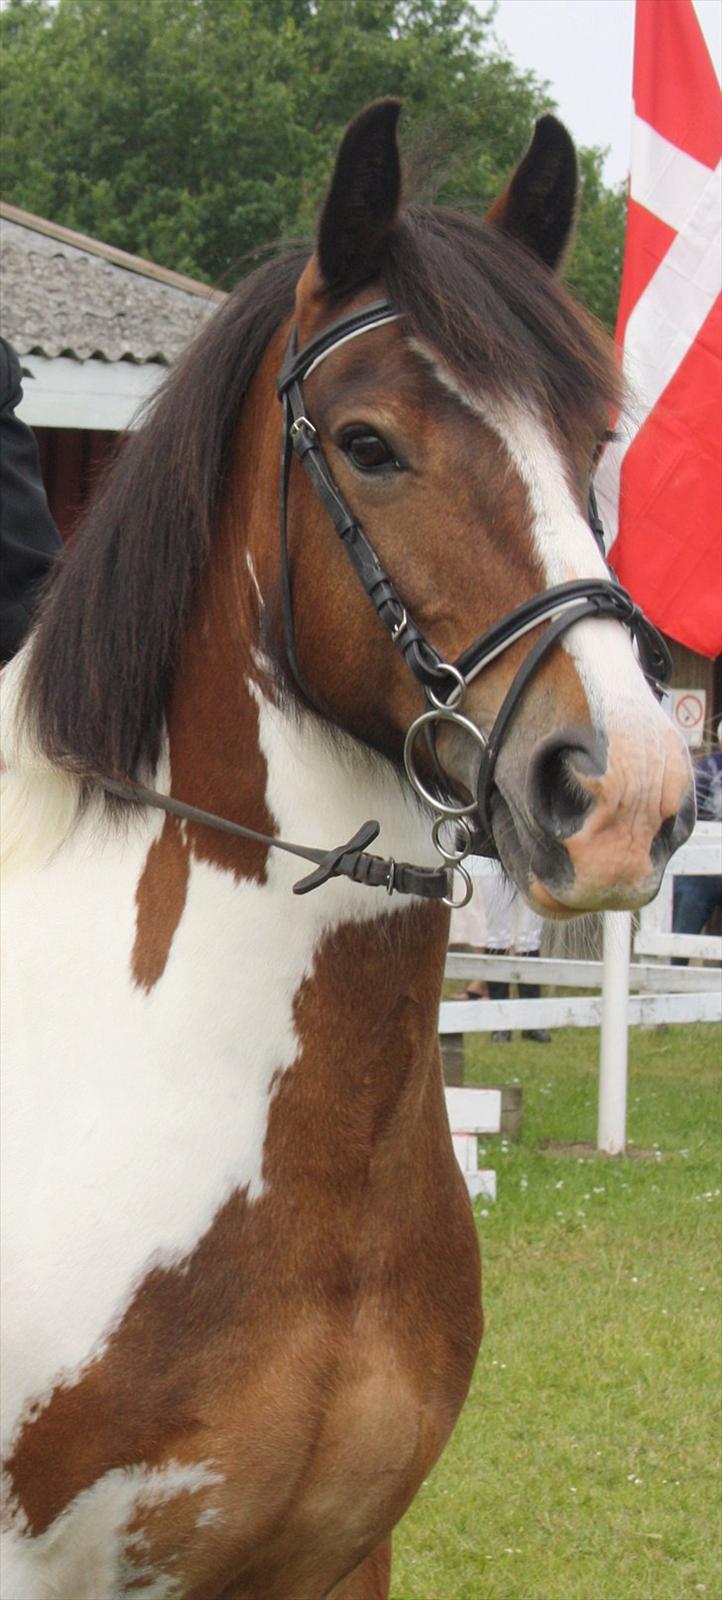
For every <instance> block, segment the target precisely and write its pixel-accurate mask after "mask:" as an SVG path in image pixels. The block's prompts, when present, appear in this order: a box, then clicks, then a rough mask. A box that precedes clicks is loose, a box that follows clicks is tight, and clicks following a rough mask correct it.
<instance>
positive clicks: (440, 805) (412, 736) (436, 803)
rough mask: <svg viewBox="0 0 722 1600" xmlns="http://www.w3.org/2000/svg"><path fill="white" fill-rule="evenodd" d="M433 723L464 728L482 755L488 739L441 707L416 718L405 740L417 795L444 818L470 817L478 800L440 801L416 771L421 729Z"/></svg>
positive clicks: (457, 714) (407, 765)
mask: <svg viewBox="0 0 722 1600" xmlns="http://www.w3.org/2000/svg"><path fill="white" fill-rule="evenodd" d="M433 722H451V723H454V725H455V726H456V727H457V728H463V729H464V730H465V732H466V733H470V734H471V736H472V738H473V739H476V741H477V744H479V745H480V746H481V750H482V754H483V752H484V750H485V749H486V739H485V738H484V735H483V733H482V732H481V729H480V728H477V726H476V724H475V723H473V722H470V720H469V718H468V717H462V715H461V713H460V712H459V711H450V710H447V709H446V707H445V706H440V707H439V708H438V709H435V710H433V711H424V712H422V714H421V716H420V717H417V718H416V721H415V722H412V724H411V727H410V728H409V731H408V733H407V735H406V738H405V740H404V766H405V768H406V776H407V778H408V780H409V783H410V784H411V786H412V788H413V789H415V791H416V793H417V795H419V797H420V798H421V799H422V800H425V801H426V803H427V805H430V806H432V807H433V809H434V811H440V812H441V815H442V817H470V816H471V814H472V812H474V811H476V800H472V801H471V802H470V803H469V805H468V806H462V805H459V804H458V802H457V803H456V804H455V805H450V804H449V802H448V801H447V800H440V799H439V798H438V796H437V795H435V794H432V792H431V790H430V789H427V787H426V785H425V783H423V782H422V780H421V778H420V777H419V775H418V773H417V772H416V770H415V767H414V763H413V754H414V745H415V743H416V739H417V737H418V734H419V733H420V731H421V729H422V728H426V727H428V726H429V725H430V724H431V723H433ZM442 853H443V852H442ZM464 904H466V902H464Z"/></svg>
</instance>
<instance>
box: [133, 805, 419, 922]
mask: <svg viewBox="0 0 722 1600" xmlns="http://www.w3.org/2000/svg"><path fill="white" fill-rule="evenodd" d="M102 784H103V788H104V789H106V790H107V792H108V794H115V795H118V796H119V798H120V799H121V800H132V801H134V802H135V804H136V805H140V806H153V807H154V808H155V809H156V810H157V811H166V812H168V814H169V815H170V816H172V817H178V819H179V820H180V821H181V822H200V823H203V825H204V826H205V827H207V828H215V829H216V831H217V832H218V833H227V834H230V836H231V838H233V839H253V840H255V842H256V844H268V845H273V848H274V849H275V850H285V851H286V852H287V854H288V855H292V856H300V857H301V858H302V860H304V861H313V862H315V864H316V871H315V872H309V873H308V874H307V876H306V877H305V878H299V881H298V883H294V885H293V892H294V894H308V892H309V890H310V889H319V888H320V886H321V884H322V883H328V880H329V878H351V879H352V881H353V882H354V883H364V884H366V886H367V888H369V889H385V890H386V893H387V894H415V895H420V896H421V898H422V899H425V900H442V899H443V898H444V896H445V895H446V894H447V892H448V888H449V883H448V873H447V872H446V870H445V869H444V868H440V867H413V866H410V865H409V864H408V862H406V861H394V859H393V856H389V857H388V858H387V859H384V858H383V857H382V856H370V855H367V854H366V847H367V845H370V844H373V841H374V839H377V838H378V835H379V833H380V831H381V829H380V825H379V823H378V822H364V823H363V825H362V827H360V828H359V830H358V832H357V833H355V834H354V836H353V838H352V839H349V840H348V841H347V843H346V844H342V845H338V846H337V847H336V848H335V849H333V850H315V849H314V848H313V846H311V845H302V844H289V843H288V841H287V840H286V839H278V838H277V837H276V836H275V835H274V834H270V833H258V832H257V831H256V829H255V828H245V827H243V825H242V824H241V823H240V822H231V821H230V818H228V817H219V816H216V813H215V812H214V811H202V810H201V809H200V807H199V806H191V805H188V803H187V801H185V800H176V798H175V796H174V795H170V794H160V793H159V791H158V790H157V789H148V788H146V787H145V785H144V784H142V783H133V784H130V783H115V782H114V781H113V780H111V779H110V778H103V780H102Z"/></svg>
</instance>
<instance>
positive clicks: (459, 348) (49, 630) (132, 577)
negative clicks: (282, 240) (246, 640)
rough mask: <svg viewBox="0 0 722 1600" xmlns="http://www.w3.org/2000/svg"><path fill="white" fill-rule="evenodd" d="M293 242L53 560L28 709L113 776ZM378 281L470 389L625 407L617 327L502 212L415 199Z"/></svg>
mask: <svg viewBox="0 0 722 1600" xmlns="http://www.w3.org/2000/svg"><path fill="white" fill-rule="evenodd" d="M308 255H309V252H308V250H306V251H302V250H295V251H293V252H291V253H288V254H286V255H284V256H282V257H279V258H277V259H276V260H275V261H272V262H270V263H266V264H265V265H264V266H262V267H260V268H259V269H258V270H257V271H256V272H254V273H253V274H252V275H251V276H250V277H248V278H246V279H245V280H243V281H242V282H241V284H240V285H239V286H238V287H237V288H236V289H235V290H234V291H233V292H232V293H231V294H230V295H229V297H228V299H227V301H226V302H225V303H224V305H223V306H222V308H221V309H220V310H219V311H218V312H216V314H215V315H214V316H213V317H212V318H211V319H210V321H209V322H208V323H207V324H206V325H205V326H204V328H203V329H202V331H201V332H200V334H199V335H198V337H197V338H196V340H195V342H194V343H193V345H192V346H191V347H190V349H189V351H188V352H187V354H186V355H185V357H184V358H183V359H182V361H181V362H180V363H179V365H178V367H177V368H176V369H175V370H174V371H173V372H172V373H171V374H170V376H169V378H168V379H167V381H166V383H165V385H164V387H163V389H162V391H161V393H160V396H159V397H158V398H157V399H155V400H154V401H153V402H152V409H151V411H150V414H149V416H148V417H147V420H146V421H145V423H144V425H143V427H142V428H141V429H140V430H139V431H138V432H137V433H135V434H133V435H131V436H130V437H129V438H128V439H127V440H126V441H125V443H124V446H123V448H122V450H121V451H120V453H119V455H118V457H117V458H116V460H115V462H114V464H113V466H112V467H111V469H110V471H109V473H108V475H107V477H106V479H105V482H104V484H103V486H102V489H101V491H100V493H99V494H98V495H97V497H96V498H95V500H94V502H93V503H92V504H91V506H90V509H89V510H88V512H87V513H86V515H85V517H84V519H83V521H82V523H81V525H80V527H79V530H78V532H77V535H76V537H75V539H74V540H73V543H72V544H71V545H70V546H69V547H68V548H67V549H66V551H65V552H64V553H63V555H62V557H61V559H60V561H59V562H58V563H57V567H56V570H55V572H54V574H53V576H52V579H51V583H50V585H49V589H48V592H47V595H46V599H45V602H44V605H43V609H42V612H41V615H40V618H39V622H38V625H37V627H36V629H35V632H34V635H33V638H32V641H31V644H30V646H29V651H28V652H27V659H26V662H25V673H24V684H23V688H22V696H21V704H22V714H23V717H24V719H25V721H26V724H27V734H28V736H29V738H30V739H31V742H32V744H33V745H34V746H35V748H36V749H37V751H38V752H39V753H40V754H41V755H42V756H43V757H44V758H45V759H46V760H48V761H50V762H51V763H54V764H55V765H56V766H57V767H61V768H64V769H65V770H70V771H74V772H75V773H77V774H78V775H79V776H80V777H82V776H83V774H84V773H93V772H102V773H104V774H105V775H107V776H116V777H118V776H126V775H128V776H131V775H137V774H138V773H139V772H152V771H153V770H154V769H155V767H156V765H157V762H158V759H159V755H160V751H161V746H162V739H163V729H164V713H165V705H166V700H167V696H168V693H169V689H170V686H171V684H172V680H173V673H174V668H175V662H176V654H177V649H178V644H179V640H180V639H181V638H182V634H183V628H184V626H185V623H186V621H187V618H188V614H189V610H190V607H191V603H192V600H193V596H194V593H195V590H196V586H197V582H198V578H199V574H200V573H201V571H202V569H203V566H204V563H205V562H206V560H207V558H208V556H209V553H210V551H211V549H212V544H213V537H214V534H215V531H216V529H217V527H218V525H219V522H220V517H221V512H222V507H223V502H224V497H225V494H226V490H227V487H228V482H229V476H230V470H231V461H232V445H233V440H234V436H235V432H236V429H237V425H238V420H239V415H240V412H241V408H242V405H243V401H244V397H245V395H246V393H247V391H248V388H249V385H250V382H251V380H252V378H253V375H254V373H255V372H256V370H257V367H258V365H259V363H260V361H261V358H262V356H263V353H264V351H265V349H266V347H267V345H268V343H269V341H270V339H271V338H272V336H273V334H274V333H275V331H276V330H277V329H278V327H279V326H280V325H281V323H282V321H283V320H284V319H285V318H286V317H288V316H289V315H290V314H291V311H292V309H293V299H294V290H295V286H296V283H297V281H298V278H299V277H300V275H301V272H302V270H303V268H304V266H305V264H306V261H307V260H308ZM383 278H384V287H385V290H386V293H387V295H388V297H389V299H390V300H391V301H392V302H393V304H394V305H395V306H396V308H397V309H398V311H400V312H401V313H402V315H403V316H404V318H405V322H406V326H407V328H408V331H409V333H410V334H412V335H413V336H416V337H418V338H421V339H423V340H424V341H425V342H426V343H428V344H430V345H432V346H433V348H434V350H435V351H436V353H437V354H438V355H439V356H440V358H441V359H442V361H443V362H444V363H445V364H446V365H447V366H448V367H449V368H450V369H451V371H452V373H453V374H454V375H455V376H456V377H457V378H459V379H460V380H461V382H462V383H463V384H464V385H465V386H467V387H468V388H469V389H470V390H472V391H477V392H478V391H482V392H485V393H487V394H489V395H491V396H494V395H496V396H498V397H503V398H510V397H513V396H516V397H517V398H518V397H519V396H520V395H521V396H522V397H523V398H524V401H525V403H527V404H532V405H534V406H537V407H540V408H541V409H542V410H543V411H544V412H545V413H546V414H547V415H549V416H550V418H551V420H552V421H553V423H554V425H556V426H557V427H559V429H560V430H561V431H563V429H564V422H565V418H566V419H567V421H568V419H569V417H570V416H576V415H577V414H578V413H580V412H581V413H582V414H584V413H586V414H587V415H589V414H590V412H592V411H594V410H598V409H599V406H600V402H601V403H603V404H605V405H606V406H607V407H609V408H610V409H611V408H614V407H615V406H616V405H617V404H618V402H619V388H620V380H619V376H618V372H617V368H616V364H615V362H614V359H613V355H612V347H611V341H609V339H608V338H607V336H606V334H604V333H603V331H602V330H601V329H600V328H599V327H598V326H597V325H596V323H595V322H594V320H593V319H592V318H591V317H589V316H588V315H587V313H585V312H584V311H583V310H582V309H581V308H580V307H579V306H577V305H576V304H575V303H574V302H573V300H572V299H571V297H570V295H569V294H568V293H567V291H565V289H564V288H563V286H562V285H561V284H560V283H559V282H558V280H557V279H556V278H555V277H554V276H553V274H552V273H551V272H550V271H549V270H548V269H547V268H546V267H545V266H543V265H541V264H540V263H539V262H538V261H537V260H536V259H535V258H534V257H533V256H532V255H531V254H530V253H529V252H528V251H527V250H526V249H525V248H524V247H523V246H521V245H519V244H518V243H516V242H515V241H514V240H512V239H511V238H509V237H508V236H507V235H506V234H504V233H503V231H501V230H499V229H498V228H496V227H494V226H492V225H489V224H484V223H483V222H480V221H479V220H478V219H476V218H474V217H472V216H470V215H467V214H462V213H459V212H455V211H450V210H446V209H441V208H435V207H419V206H410V207H409V208H408V209H407V210H406V211H405V212H404V213H402V216H401V218H400V220H399V221H398V223H397V224H396V227H395V228H394V230H393V232H392V234H391V236H390V240H389V242H388V246H387V255H386V258H385V265H384V272H383Z"/></svg>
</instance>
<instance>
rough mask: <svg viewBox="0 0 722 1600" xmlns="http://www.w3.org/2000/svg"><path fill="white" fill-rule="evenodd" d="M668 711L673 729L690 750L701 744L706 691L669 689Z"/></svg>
mask: <svg viewBox="0 0 722 1600" xmlns="http://www.w3.org/2000/svg"><path fill="white" fill-rule="evenodd" d="M669 695H670V701H671V705H670V711H671V715H672V721H673V723H674V725H675V728H679V731H680V733H681V734H682V735H683V737H684V738H685V739H686V740H687V743H688V745H690V746H691V748H692V749H696V747H697V746H698V745H700V744H701V743H702V735H703V733H704V719H705V713H706V710H707V690H706V689H670V691H669Z"/></svg>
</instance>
